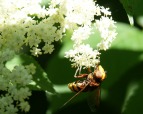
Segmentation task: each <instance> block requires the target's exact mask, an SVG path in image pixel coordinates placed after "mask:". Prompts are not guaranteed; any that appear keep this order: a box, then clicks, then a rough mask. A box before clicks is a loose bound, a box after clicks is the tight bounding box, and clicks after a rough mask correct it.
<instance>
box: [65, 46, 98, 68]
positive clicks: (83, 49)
mask: <svg viewBox="0 0 143 114" xmlns="http://www.w3.org/2000/svg"><path fill="white" fill-rule="evenodd" d="M99 54H100V53H99V52H98V51H97V50H93V49H92V48H91V47H90V45H88V44H87V45H84V44H82V45H80V46H76V47H75V48H74V49H73V50H70V51H68V52H66V55H65V57H66V58H69V59H70V61H71V62H72V63H73V64H72V66H73V67H82V66H83V67H86V68H89V67H95V65H96V64H98V63H99V59H98V56H99Z"/></svg>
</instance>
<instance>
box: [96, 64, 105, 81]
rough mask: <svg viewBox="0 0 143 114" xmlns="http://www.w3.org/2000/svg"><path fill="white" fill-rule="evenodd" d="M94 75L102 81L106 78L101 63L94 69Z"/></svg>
mask: <svg viewBox="0 0 143 114" xmlns="http://www.w3.org/2000/svg"><path fill="white" fill-rule="evenodd" d="M94 74H95V77H96V78H97V79H100V80H101V81H103V80H104V79H105V78H106V73H105V71H104V69H103V67H102V66H101V65H99V66H98V67H97V69H96V70H95V71H94Z"/></svg>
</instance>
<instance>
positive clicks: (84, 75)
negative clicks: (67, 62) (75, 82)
mask: <svg viewBox="0 0 143 114" xmlns="http://www.w3.org/2000/svg"><path fill="white" fill-rule="evenodd" d="M87 76H88V74H80V75H78V76H74V77H75V78H85V77H87Z"/></svg>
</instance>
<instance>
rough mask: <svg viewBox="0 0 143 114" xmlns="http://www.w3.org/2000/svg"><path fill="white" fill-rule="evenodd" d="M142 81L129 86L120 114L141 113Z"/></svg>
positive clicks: (142, 111) (142, 110) (142, 101)
mask: <svg viewBox="0 0 143 114" xmlns="http://www.w3.org/2000/svg"><path fill="white" fill-rule="evenodd" d="M142 90H143V79H142V80H141V81H140V82H138V83H133V84H130V86H129V88H128V91H127V94H126V99H125V103H124V104H125V105H123V110H122V114H134V113H138V114H142V113H143V109H142V106H143V99H142V96H143V91H142Z"/></svg>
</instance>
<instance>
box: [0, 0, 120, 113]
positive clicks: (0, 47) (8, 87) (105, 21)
mask: <svg viewBox="0 0 143 114" xmlns="http://www.w3.org/2000/svg"><path fill="white" fill-rule="evenodd" d="M40 2H41V0H11V1H10V0H1V2H0V71H1V72H0V90H2V91H4V92H5V94H4V95H3V96H0V114H5V113H11V114H15V113H16V112H18V108H17V107H15V105H14V104H13V103H15V102H16V105H17V106H18V107H20V109H21V110H23V111H28V110H29V108H30V106H29V105H28V103H27V102H26V101H25V99H26V98H28V97H29V96H30V95H31V93H30V91H29V89H28V88H27V87H26V86H27V85H28V84H29V83H30V81H31V80H32V76H31V75H32V74H34V73H35V70H34V69H35V68H34V66H33V65H32V66H18V67H15V68H14V69H13V70H12V71H10V70H9V69H7V68H6V66H5V63H6V62H7V61H8V60H10V59H11V58H12V57H13V56H14V54H15V53H18V52H20V49H22V48H23V46H25V45H26V46H29V47H30V52H31V53H32V54H33V55H34V56H39V55H41V54H43V53H49V54H51V53H52V52H53V50H54V45H53V42H55V41H59V40H61V39H62V37H63V35H64V34H65V31H66V30H67V29H72V30H73V34H72V37H71V40H72V41H73V42H74V45H73V49H71V50H69V51H68V52H66V55H65V57H66V58H69V59H70V61H71V62H72V63H73V64H72V66H74V67H77V68H78V69H82V68H89V67H95V66H96V64H98V63H99V62H100V59H99V58H100V52H99V50H107V49H108V48H109V47H110V45H111V43H112V41H113V40H114V39H115V37H116V35H117V33H116V31H115V28H116V26H115V25H114V24H115V22H114V21H113V20H112V17H111V12H110V11H109V9H108V8H104V7H101V6H99V5H98V4H95V2H94V0H51V2H50V4H49V7H48V8H45V7H41V5H40ZM96 16H98V17H99V16H100V19H95V17H96ZM93 22H94V24H93ZM93 26H94V27H96V29H97V30H98V31H99V32H100V34H101V41H100V42H99V43H98V44H97V49H93V48H92V47H90V45H89V44H86V43H84V41H85V40H87V39H88V38H89V37H90V35H91V34H92V32H91V31H92V27H93ZM95 44H96V43H95ZM42 46H43V47H42ZM29 69H31V70H29ZM3 103H5V104H3Z"/></svg>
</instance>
